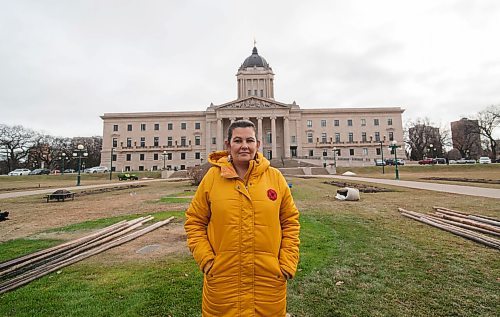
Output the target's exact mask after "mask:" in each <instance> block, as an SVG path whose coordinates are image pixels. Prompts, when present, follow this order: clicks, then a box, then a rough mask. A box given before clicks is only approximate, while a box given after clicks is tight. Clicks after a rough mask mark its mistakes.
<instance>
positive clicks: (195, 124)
mask: <svg viewBox="0 0 500 317" xmlns="http://www.w3.org/2000/svg"><path fill="white" fill-rule="evenodd" d="M194 128H195V130H200V129H201V123H199V122H195V123H194Z"/></svg>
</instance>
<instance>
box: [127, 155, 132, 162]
mask: <svg viewBox="0 0 500 317" xmlns="http://www.w3.org/2000/svg"><path fill="white" fill-rule="evenodd" d="M126 160H127V161H131V160H132V154H130V153H127V156H126Z"/></svg>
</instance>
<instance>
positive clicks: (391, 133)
mask: <svg viewBox="0 0 500 317" xmlns="http://www.w3.org/2000/svg"><path fill="white" fill-rule="evenodd" d="M389 141H394V132H389Z"/></svg>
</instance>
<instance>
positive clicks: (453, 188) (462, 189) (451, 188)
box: [301, 175, 500, 199]
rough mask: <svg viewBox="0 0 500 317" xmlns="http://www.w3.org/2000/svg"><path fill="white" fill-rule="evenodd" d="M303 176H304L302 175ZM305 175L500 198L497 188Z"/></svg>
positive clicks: (499, 190)
mask: <svg viewBox="0 0 500 317" xmlns="http://www.w3.org/2000/svg"><path fill="white" fill-rule="evenodd" d="M301 177H304V176H303V175H301ZM305 177H320V178H336V179H343V180H352V181H362V182H370V183H377V184H385V185H391V186H400V187H408V188H415V189H424V190H432V191H437V192H444V193H452V194H461V195H469V196H479V197H488V198H497V199H500V189H495V188H485V187H475V186H462V185H451V184H439V183H426V182H415V181H403V180H394V179H382V178H368V177H358V176H343V175H311V176H308V175H307V176H305Z"/></svg>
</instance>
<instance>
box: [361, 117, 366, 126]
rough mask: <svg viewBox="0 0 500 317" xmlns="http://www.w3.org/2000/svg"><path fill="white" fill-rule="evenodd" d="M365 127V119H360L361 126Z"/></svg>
mask: <svg viewBox="0 0 500 317" xmlns="http://www.w3.org/2000/svg"><path fill="white" fill-rule="evenodd" d="M365 125H366V119H361V126H362V127H364V126H365Z"/></svg>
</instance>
